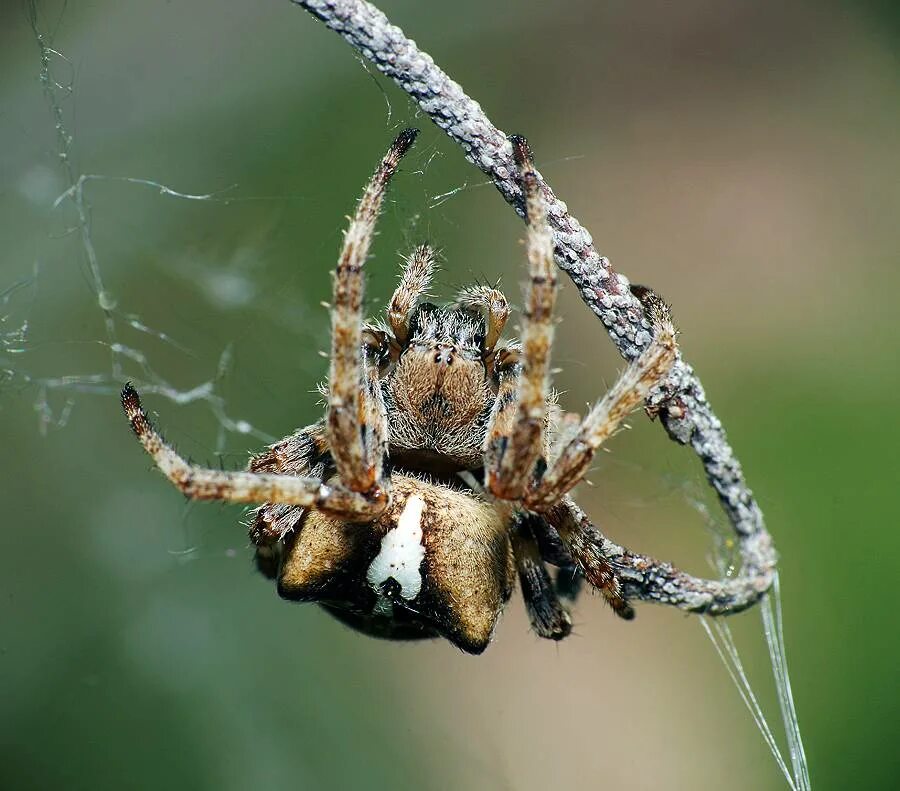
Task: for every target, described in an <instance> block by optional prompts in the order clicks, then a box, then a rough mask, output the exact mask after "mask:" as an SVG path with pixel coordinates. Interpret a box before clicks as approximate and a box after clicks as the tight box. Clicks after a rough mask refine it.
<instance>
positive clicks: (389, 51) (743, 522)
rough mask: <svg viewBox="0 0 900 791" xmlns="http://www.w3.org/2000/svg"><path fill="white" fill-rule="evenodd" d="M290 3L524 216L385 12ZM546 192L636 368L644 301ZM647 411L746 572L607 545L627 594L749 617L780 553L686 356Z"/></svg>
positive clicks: (449, 87)
mask: <svg viewBox="0 0 900 791" xmlns="http://www.w3.org/2000/svg"><path fill="white" fill-rule="evenodd" d="M291 1H292V2H294V3H296V4H297V5H300V6H303V7H304V8H306V10H307V11H309V12H310V13H311V14H313V16H315V17H317V18H318V19H320V20H322V21H323V22H324V23H325V24H326V25H327V26H328V27H329V28H331V29H332V30H334V31H335V32H337V33H339V34H340V35H341V36H342V37H343V38H344V39H345V40H346V41H347V42H348V43H349V44H350V45H351V46H352V47H353V48H354V49H356V50H357V51H359V52H360V53H361V54H362V55H363V56H364V57H365V58H367V59H368V60H370V61H371V62H372V63H373V64H374V65H375V66H376V68H377V69H378V70H379V71H381V72H382V73H383V74H385V75H386V76H388V77H390V78H391V79H392V80H394V82H395V83H396V84H397V85H398V86H399V87H400V88H401V89H402V90H403V91H405V92H406V93H407V94H409V96H410V97H412V99H414V100H415V102H416V103H417V104H418V105H419V107H420V108H421V109H422V110H423V112H425V113H427V114H428V116H429V117H430V118H431V119H432V120H433V121H434V123H435V124H437V126H439V127H440V128H441V129H443V130H444V131H445V132H446V133H447V134H448V135H449V136H450V137H451V138H452V139H453V140H455V141H456V142H457V143H459V145H460V146H462V148H463V150H464V152H465V155H466V158H467V159H468V160H469V161H470V162H472V163H473V164H474V165H476V166H477V167H478V168H479V169H480V170H481V171H482V172H484V173H485V174H486V175H487V176H488V177H489V178H490V179H491V180H492V181H493V183H494V185H495V186H496V187H497V189H498V190H499V191H500V194H501V195H502V196H503V198H504V199H505V200H506V201H507V203H509V204H510V205H511V206H512V207H513V208H514V209H515V210H516V211H517V212H518V213H519V215H520V216H522V217H524V216H525V206H524V200H523V196H522V192H521V190H520V188H519V184H518V182H517V180H516V172H517V171H516V166H515V163H514V162H513V153H512V146H511V144H510V142H509V140H508V138H507V135H506V134H505V133H504V132H501V131H500V130H499V129H497V127H495V126H494V125H493V124H492V123H491V122H490V120H489V119H488V117H487V116H486V115H485V113H484V111H483V110H482V109H481V106H480V105H479V104H478V103H477V102H476V101H474V100H473V99H471V98H469V97H468V96H467V95H466V94H465V93H464V92H463V89H462V88H461V87H460V86H459V85H458V84H457V83H456V82H454V81H453V80H451V79H450V78H449V77H448V76H447V75H446V74H445V73H444V72H443V71H442V70H441V69H440V68H439V67H438V66H437V65H435V63H434V61H433V60H432V58H431V56H429V55H428V54H427V53H426V52H423V51H422V50H420V49H419V48H418V46H417V45H416V43H415V42H414V41H412V40H411V39H409V38H407V36H406V35H405V34H404V33H403V31H402V30H400V28H398V27H396V26H394V25H392V24H391V23H390V22H389V21H388V19H387V17H386V16H385V15H384V14H383V13H382V12H381V11H379V10H378V9H377V8H375V7H374V6H373V5H371V4H370V3H366V2H363V0H291ZM542 189H543V191H544V196H545V201H546V206H547V215H548V218H549V221H550V225H551V227H552V229H553V242H554V256H555V259H556V263H557V264H558V266H559V267H560V269H562V270H563V271H564V272H565V273H566V274H567V275H568V276H569V277H570V278H571V279H572V282H573V283H574V284H575V286H576V287H577V288H578V290H579V292H580V294H581V297H582V299H583V300H584V302H585V303H586V304H587V305H588V307H589V308H590V309H591V310H592V311H593V312H594V313H595V314H596V315H597V317H598V318H599V319H600V321H602V322H603V325H604V326H605V327H606V329H607V331H608V332H609V335H610V337H611V338H612V340H613V342H614V343H615V345H616V348H617V349H618V350H619V352H620V353H621V354H622V356H623V357H624V358H625V359H626V360H633V359H635V358H636V357H638V356H639V355H640V353H641V352H642V351H643V350H644V349H645V348H646V347H647V345H648V344H649V343H650V340H651V331H652V330H651V323H650V321H648V319H647V317H646V316H645V315H644V309H643V306H642V304H641V302H640V300H639V299H638V297H637V296H635V294H634V293H632V289H631V287H630V284H629V282H628V280H627V279H626V278H625V277H624V276H623V275H620V274H618V273H617V272H615V271H613V269H612V267H611V266H610V263H609V260H608V259H606V258H605V257H603V256H601V255H600V254H598V253H597V251H596V250H595V249H594V245H593V240H592V239H591V236H590V234H589V233H588V232H587V231H586V230H585V229H584V228H583V227H582V226H581V224H580V223H579V222H578V220H576V219H575V218H574V217H572V216H571V215H570V214H569V212H568V209H567V207H566V204H565V203H563V202H562V201H561V200H559V199H558V198H557V197H556V195H554V193H553V191H552V190H551V189H550V187H549V186H548V185H547V184H546V182H543V180H542ZM636 291H637V289H636ZM648 411H649V412H650V413H651V414H653V415H658V416H659V418H660V421H661V422H662V424H663V426H665V428H666V431H667V432H668V434H669V436H670V437H671V438H672V439H674V440H675V441H676V442H679V443H681V444H683V445H690V446H691V447H692V448H693V450H694V452H695V453H696V454H697V455H698V456H699V457H700V460H701V462H702V463H703V467H704V470H705V471H706V476H707V478H708V480H709V482H710V484H711V485H712V487H713V488H714V489H715V491H716V494H717V495H718V497H719V501H720V502H721V504H722V507H723V508H724V510H725V513H726V514H727V516H728V519H729V521H730V522H731V525H732V527H733V529H734V531H735V533H736V535H737V540H738V548H739V550H740V554H741V560H742V567H741V569H740V571H739V572H738V573H737V574H736V575H735V576H734V577H731V578H726V579H723V580H718V581H716V580H704V579H699V578H696V577H693V576H691V575H689V574H685V573H684V572H681V571H679V570H678V569H676V568H674V567H672V566H671V565H669V564H667V563H661V562H659V561H656V560H653V559H651V558H647V557H645V556H642V555H637V554H635V553H632V552H629V551H627V550H621V549H619V548H617V547H615V545H614V544H612V543H611V542H608V543H609V545H610V548H611V549H612V548H615V549H619V553H617V554H618V557H619V560H620V564H621V568H622V574H623V584H624V586H625V591H626V595H628V596H629V597H631V598H634V599H637V600H643V601H653V602H659V603H664V604H671V605H675V606H677V607H680V608H682V609H686V610H691V611H696V612H707V613H711V614H727V613H732V612H737V611H739V610H743V609H746V608H747V607H749V606H751V605H752V604H754V603H755V602H756V601H757V600H758V599H759V598H760V596H762V595H763V594H764V593H765V592H766V591H767V590H768V589H769V587H770V586H771V584H772V579H773V574H774V569H775V562H776V554H775V549H774V546H773V544H772V540H771V537H770V536H769V533H768V532H767V531H766V528H765V524H764V521H763V516H762V511H761V510H760V508H759V505H758V504H757V503H756V500H754V498H753V494H752V493H751V491H750V489H749V487H748V486H747V483H746V481H745V480H744V475H743V472H742V470H741V465H740V463H739V462H738V460H737V458H735V455H734V452H733V451H732V449H731V446H730V445H729V444H728V440H727V438H726V436H725V431H724V430H723V428H722V424H721V422H720V421H719V419H718V418H717V417H716V415H715V414H714V413H713V411H712V408H711V407H710V405H709V403H708V401H707V400H706V395H705V393H704V392H703V387H702V385H701V384H700V380H699V379H698V378H697V376H696V374H695V373H694V371H693V369H692V368H691V367H690V366H689V365H688V364H687V363H686V362H684V360H682V359H681V358H680V356H679V358H678V360H677V361H676V363H675V365H674V366H673V368H672V373H671V375H670V376H669V379H668V381H667V382H666V384H665V385H664V386H663V387H661V388H660V389H659V390H658V391H657V392H655V393H654V394H653V395H652V396H651V397H650V399H649V401H648ZM605 540H606V539H604V541H605Z"/></svg>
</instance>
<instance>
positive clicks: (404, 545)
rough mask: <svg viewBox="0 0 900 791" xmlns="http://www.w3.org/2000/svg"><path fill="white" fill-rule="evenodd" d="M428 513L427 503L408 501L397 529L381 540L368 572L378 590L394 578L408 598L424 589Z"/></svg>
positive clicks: (417, 499) (368, 577) (402, 594)
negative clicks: (424, 521)
mask: <svg viewBox="0 0 900 791" xmlns="http://www.w3.org/2000/svg"><path fill="white" fill-rule="evenodd" d="M424 510H425V501H424V500H423V499H422V498H421V497H419V495H417V494H414V495H413V496H412V497H410V498H409V499H408V500H407V501H406V505H405V506H404V507H403V513H401V514H400V518H399V519H398V520H397V526H396V527H395V528H394V529H393V530H389V531H388V532H387V533H386V534H385V536H384V538H382V539H381V550H380V551H379V553H378V554H377V555H376V556H375V560H373V561H372V563H371V565H370V566H369V570H368V572H367V573H366V580H367V581H368V583H369V585H371V586H372V587H373V588H374V589H375V590H376V591H380V590H381V586H382V585H384V583H385V582H387V581H388V580H389V579H391V578H392V577H393V578H394V579H395V580H396V581H397V584H398V585H399V586H400V595H401V596H402V597H403V598H404V599H407V600H409V599H415V598H416V596H418V595H419V591H420V590H422V572H421V571H420V570H419V568H420V566H421V565H422V560H423V559H424V558H425V547H423V546H422V511H424Z"/></svg>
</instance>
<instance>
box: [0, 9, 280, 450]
mask: <svg viewBox="0 0 900 791" xmlns="http://www.w3.org/2000/svg"><path fill="white" fill-rule="evenodd" d="M27 13H28V17H29V22H30V24H31V28H32V31H33V34H34V38H35V41H36V43H37V46H38V50H39V56H40V67H39V72H38V77H39V81H40V85H41V88H42V89H43V92H44V96H45V98H46V102H47V105H48V108H49V110H50V114H51V119H52V123H53V127H54V132H55V139H56V155H57V159H58V163H59V167H60V169H61V172H62V176H63V179H64V182H65V185H66V189H65V191H64V192H63V193H62V194H61V195H59V197H58V198H57V199H56V200H55V202H54V204H53V208H54V209H55V210H64V209H66V210H68V211H70V212H71V213H72V215H73V217H74V222H73V223H72V225H71V227H70V228H69V229H68V232H67V233H68V234H69V235H71V236H73V237H74V238H75V239H77V241H78V247H79V250H78V257H79V258H80V260H81V263H82V265H83V266H84V270H85V272H86V275H87V278H86V279H87V283H88V285H89V287H90V289H91V292H92V293H93V299H94V303H95V305H96V308H97V310H98V311H99V312H100V314H101V318H102V324H103V337H102V338H99V339H96V340H94V341H92V342H91V343H95V344H97V345H100V346H101V347H103V348H105V349H106V351H107V352H108V359H109V365H108V367H107V368H106V369H104V370H92V371H87V372H80V373H66V374H64V375H59V376H42V375H38V374H35V373H32V372H31V370H30V369H29V364H28V363H29V355H30V354H32V353H33V352H34V351H35V349H36V344H35V343H33V342H32V341H31V337H30V333H29V322H28V312H29V309H30V307H31V306H32V305H33V304H34V301H35V300H36V298H37V295H38V286H39V282H40V277H41V269H40V266H39V265H37V264H36V265H35V266H34V268H33V271H32V273H31V275H30V276H29V277H27V278H22V279H20V280H18V281H16V282H14V283H12V284H11V285H9V286H7V287H6V288H5V290H3V291H0V388H2V389H17V390H29V391H32V392H33V393H34V410H35V412H36V414H37V416H38V424H39V429H40V431H41V433H42V434H46V433H47V432H48V431H50V430H53V429H59V428H62V427H64V426H65V425H66V424H67V422H68V420H69V417H70V416H71V414H72V411H73V409H74V407H75V404H76V400H77V397H78V396H81V395H85V394H93V395H102V396H111V395H114V394H116V393H117V392H118V391H119V390H120V389H121V386H122V384H123V383H124V382H125V381H128V380H130V381H133V382H134V383H135V384H136V385H137V386H139V387H140V388H141V390H143V391H144V392H147V393H154V394H157V395H160V396H162V397H164V398H167V399H169V400H170V401H173V402H174V403H176V404H179V405H184V404H189V403H193V402H203V403H204V404H205V405H206V406H207V407H208V408H209V410H210V412H211V413H212V415H213V416H214V417H215V419H216V421H217V424H218V434H217V439H216V446H215V450H216V452H217V453H221V452H222V451H223V450H224V447H225V442H226V438H227V435H228V434H229V433H235V434H248V435H251V436H253V437H255V438H257V439H259V440H261V441H263V442H273V441H274V439H275V438H274V437H272V436H270V435H269V434H267V433H265V432H264V431H261V430H260V429H258V428H256V427H255V426H253V425H252V424H251V423H249V422H248V421H246V420H242V419H238V418H235V417H233V416H232V415H230V414H229V413H228V410H227V405H226V401H225V398H224V397H223V396H222V394H221V387H220V385H221V382H222V380H223V378H224V377H225V375H226V374H227V373H228V371H229V368H230V365H231V362H232V355H231V349H230V347H226V348H225V349H223V351H222V353H221V355H220V357H219V361H218V365H217V366H216V368H215V371H214V372H213V373H212V375H211V376H210V378H208V379H206V380H204V381H201V382H199V383H197V384H195V385H193V386H192V387H189V388H185V389H179V388H177V387H175V386H174V385H173V384H171V383H170V382H169V381H168V380H167V379H166V378H165V377H164V376H163V375H162V374H161V373H160V372H159V371H158V370H156V369H155V368H154V366H153V364H152V361H151V359H150V357H149V355H148V354H147V353H146V352H144V351H142V350H141V349H140V348H138V346H137V345H132V344H131V343H129V342H128V341H127V340H126V339H127V338H128V337H132V336H135V335H136V336H152V337H153V338H155V339H157V340H158V341H161V342H162V343H164V344H167V345H169V346H172V347H174V348H175V349H178V350H179V351H181V352H183V353H186V354H187V353H189V351H188V350H187V349H186V348H185V347H184V346H183V345H181V344H179V343H178V342H177V341H175V340H174V339H173V338H172V337H170V336H169V335H168V334H167V333H165V332H163V331H160V330H157V329H154V328H153V327H150V326H148V325H147V324H146V323H145V322H144V321H143V320H142V319H141V317H140V316H139V315H137V314H135V313H130V312H128V311H126V310H123V309H122V308H121V307H120V306H119V304H118V302H117V300H116V297H115V296H114V294H113V293H112V292H111V291H110V290H109V289H108V288H107V286H106V284H105V282H104V277H103V270H102V266H101V256H100V254H99V253H98V250H97V248H96V246H95V244H94V234H93V230H92V215H91V206H90V203H89V200H88V196H87V194H86V191H87V188H88V186H89V185H91V184H94V183H108V182H119V183H125V184H128V185H132V186H135V187H141V188H152V189H154V190H156V191H157V192H158V193H159V194H160V195H163V196H167V197H172V198H177V199H180V200H193V201H205V200H217V199H219V195H218V194H212V193H211V194H188V193H184V192H178V191H177V190H174V189H171V188H169V187H167V186H165V185H163V184H159V183H157V182H155V181H151V180H149V179H142V178H134V177H109V176H101V175H94V174H83V173H78V172H77V171H76V169H75V166H74V164H73V163H74V162H75V157H74V156H73V154H74V148H75V145H74V144H75V140H74V136H73V134H72V133H71V132H70V124H69V122H68V121H67V109H68V105H69V103H71V101H72V99H73V92H74V68H73V66H72V63H71V62H70V61H69V59H68V58H67V57H66V56H65V55H64V54H62V53H61V52H59V51H58V50H57V49H55V48H54V47H53V45H52V37H48V36H47V34H45V33H44V32H43V30H42V29H41V26H40V24H39V20H38V12H37V6H36V4H35V3H34V2H30V3H29V4H28V6H27ZM63 70H65V71H68V72H69V76H68V78H67V79H65V80H61V79H59V78H58V76H57V72H59V71H63Z"/></svg>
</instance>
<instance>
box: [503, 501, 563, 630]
mask: <svg viewBox="0 0 900 791" xmlns="http://www.w3.org/2000/svg"><path fill="white" fill-rule="evenodd" d="M540 519H541V518H540V517H539V516H536V515H535V514H526V513H519V514H517V516H516V518H515V520H514V522H513V526H512V531H511V538H512V546H513V553H514V554H515V559H516V570H517V571H518V573H519V584H520V587H521V588H522V598H523V599H524V601H525V610H526V611H527V613H528V619H529V620H530V621H531V628H532V629H534V632H535V634H537V635H538V637H543V638H546V639H548V640H562V639H563V638H565V637H568V635H569V634H570V633H571V631H572V619H571V617H570V616H569V613H568V611H567V610H566V608H565V607H563V605H562V603H561V602H560V600H559V596H558V595H557V591H556V588H555V586H554V584H553V580H552V579H550V574H549V573H548V572H547V567H546V566H545V565H544V559H543V557H542V554H541V548H540V547H539V545H538V542H537V539H536V538H535V535H534V532H533V527H532V522H533V521H534V520H540Z"/></svg>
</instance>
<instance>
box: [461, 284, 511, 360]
mask: <svg viewBox="0 0 900 791" xmlns="http://www.w3.org/2000/svg"><path fill="white" fill-rule="evenodd" d="M457 302H458V303H459V304H460V305H461V306H462V307H464V308H475V309H476V310H483V311H484V312H485V313H486V314H487V332H486V333H485V336H484V351H485V359H486V362H489V361H490V359H491V356H492V355H493V352H494V347H495V346H496V345H497V342H498V341H499V340H500V336H501V335H502V334H503V328H504V327H506V321H507V319H509V302H507V300H506V296H505V295H504V294H503V292H501V291H498V290H497V289H496V288H490V287H489V286H469V287H468V288H464V289H463V290H462V291H460V292H459V295H458V297H457Z"/></svg>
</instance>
